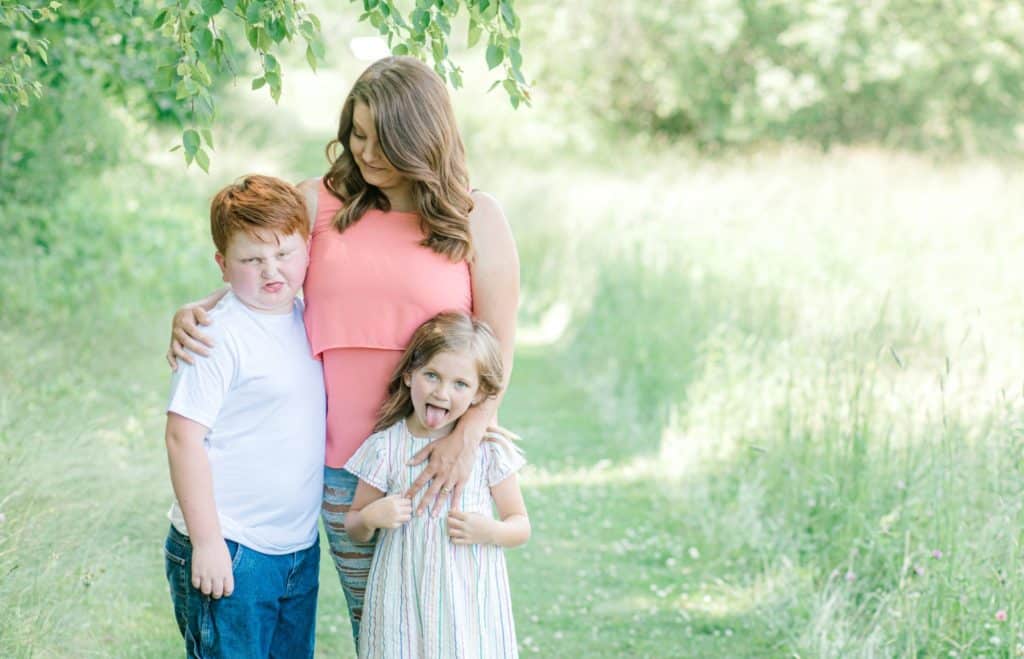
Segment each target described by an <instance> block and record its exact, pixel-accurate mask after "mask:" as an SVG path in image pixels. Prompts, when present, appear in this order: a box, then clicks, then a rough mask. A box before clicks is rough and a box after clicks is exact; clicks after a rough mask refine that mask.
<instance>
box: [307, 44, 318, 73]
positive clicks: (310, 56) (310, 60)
mask: <svg viewBox="0 0 1024 659" xmlns="http://www.w3.org/2000/svg"><path fill="white" fill-rule="evenodd" d="M306 63H307V64H309V68H311V69H313V71H316V54H315V53H314V52H313V49H312V48H311V47H310V46H306Z"/></svg>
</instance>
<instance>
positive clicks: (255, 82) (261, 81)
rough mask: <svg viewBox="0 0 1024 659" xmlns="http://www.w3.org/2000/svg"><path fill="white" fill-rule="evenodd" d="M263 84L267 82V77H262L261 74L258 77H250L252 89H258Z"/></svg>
mask: <svg viewBox="0 0 1024 659" xmlns="http://www.w3.org/2000/svg"><path fill="white" fill-rule="evenodd" d="M265 84H267V79H266V78H264V77H263V76H260V77H259V78H253V79H252V88H253V90H256V89H259V88H260V87H262V86H263V85H265Z"/></svg>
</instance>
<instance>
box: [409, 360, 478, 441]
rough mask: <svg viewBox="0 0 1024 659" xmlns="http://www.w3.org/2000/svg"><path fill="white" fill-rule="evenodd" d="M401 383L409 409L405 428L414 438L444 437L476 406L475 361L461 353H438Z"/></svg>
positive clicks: (476, 378) (476, 377)
mask: <svg viewBox="0 0 1024 659" xmlns="http://www.w3.org/2000/svg"><path fill="white" fill-rule="evenodd" d="M403 379H404V381H405V385H406V386H407V387H409V392H410V394H411V396H412V408H413V412H412V415H411V416H410V417H409V418H408V419H407V420H406V424H407V425H408V426H409V431H410V432H411V433H412V434H413V435H415V436H417V437H444V436H445V435H447V434H448V433H450V432H451V431H452V429H453V428H455V422H456V421H458V420H459V417H461V416H462V415H463V414H465V412H466V410H468V409H469V406H470V405H474V404H476V403H478V402H479V400H477V397H478V396H477V395H478V393H479V389H480V378H479V375H478V374H477V367H476V360H475V359H473V357H472V355H470V354H468V353H465V352H439V353H437V354H436V355H434V356H433V357H432V358H431V359H430V360H429V361H428V362H427V363H426V364H424V365H423V366H422V367H421V368H418V369H416V370H414V371H412V372H411V373H406V374H405V376H404V378H403Z"/></svg>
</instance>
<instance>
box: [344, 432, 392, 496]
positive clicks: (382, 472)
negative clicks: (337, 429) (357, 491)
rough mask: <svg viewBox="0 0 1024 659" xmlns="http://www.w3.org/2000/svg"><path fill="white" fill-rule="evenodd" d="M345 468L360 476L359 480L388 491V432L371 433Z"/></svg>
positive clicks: (382, 490)
mask: <svg viewBox="0 0 1024 659" xmlns="http://www.w3.org/2000/svg"><path fill="white" fill-rule="evenodd" d="M345 469H347V470H348V471H350V472H352V473H353V474H355V475H356V476H358V477H359V480H362V481H366V482H367V483H368V484H370V485H372V486H373V487H375V488H377V489H378V490H380V491H381V492H387V491H388V432H387V431H386V430H385V431H381V432H377V433H374V434H372V435H370V436H369V437H368V438H367V439H366V441H365V442H363V443H362V445H361V446H360V447H359V448H358V449H356V452H355V454H353V455H352V457H351V458H349V459H348V462H346V463H345Z"/></svg>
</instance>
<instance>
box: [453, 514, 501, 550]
mask: <svg viewBox="0 0 1024 659" xmlns="http://www.w3.org/2000/svg"><path fill="white" fill-rule="evenodd" d="M448 537H449V538H451V539H452V543H453V544H456V545H493V544H495V542H494V520H493V519H492V518H490V517H487V516H485V515H481V514H480V513H464V512H461V511H458V510H453V511H450V512H449V513H448Z"/></svg>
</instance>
